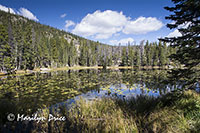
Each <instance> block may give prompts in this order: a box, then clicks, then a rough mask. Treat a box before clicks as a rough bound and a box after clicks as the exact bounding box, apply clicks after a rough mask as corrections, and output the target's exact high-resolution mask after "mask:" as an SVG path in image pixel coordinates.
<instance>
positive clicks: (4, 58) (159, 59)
mask: <svg viewBox="0 0 200 133" xmlns="http://www.w3.org/2000/svg"><path fill="white" fill-rule="evenodd" d="M174 51H175V49H173V48H171V47H168V46H167V45H166V44H165V43H161V42H159V43H157V42H155V43H149V42H148V41H146V42H145V41H142V42H140V44H139V45H130V44H127V46H120V45H118V44H117V45H116V46H110V45H106V44H101V43H99V42H94V41H91V40H87V39H85V38H82V37H79V36H76V35H74V34H71V33H68V32H65V31H63V30H59V29H56V28H52V27H50V26H46V25H42V24H40V23H38V22H35V21H32V20H29V19H27V18H24V17H22V16H18V15H14V14H10V13H7V12H3V11H0V70H1V71H6V72H12V71H13V70H22V69H23V70H27V69H30V70H32V69H34V68H41V67H63V66H69V67H72V66H77V65H80V66H137V67H139V66H166V65H168V64H169V63H170V61H169V59H168V58H167V57H168V56H169V55H170V54H171V53H173V52H174Z"/></svg>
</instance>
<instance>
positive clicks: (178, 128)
mask: <svg viewBox="0 0 200 133" xmlns="http://www.w3.org/2000/svg"><path fill="white" fill-rule="evenodd" d="M50 112H51V114H53V115H54V116H56V115H60V116H65V117H66V120H65V121H64V122H63V121H51V122H46V121H45V122H40V123H36V122H33V123H31V124H32V126H31V129H29V130H25V128H26V126H24V129H23V130H22V131H30V132H141V133H143V132H146V133H149V132H152V133H163V132H164V133H171V132H176V133H184V132H197V133H198V132H199V131H200V94H198V93H196V92H194V91H185V92H173V93H168V94H167V95H165V96H162V97H157V98H154V97H149V96H138V97H133V98H130V99H128V100H125V99H112V98H102V99H98V100H93V101H86V100H85V99H82V98H81V99H80V100H79V101H77V102H76V104H74V105H72V107H71V108H70V109H69V110H67V109H66V108H65V107H64V106H63V107H60V108H59V110H58V111H50V110H49V109H44V110H42V111H41V113H40V115H41V116H44V117H48V115H49V114H50ZM29 125H30V124H29ZM29 127H30V126H29Z"/></svg>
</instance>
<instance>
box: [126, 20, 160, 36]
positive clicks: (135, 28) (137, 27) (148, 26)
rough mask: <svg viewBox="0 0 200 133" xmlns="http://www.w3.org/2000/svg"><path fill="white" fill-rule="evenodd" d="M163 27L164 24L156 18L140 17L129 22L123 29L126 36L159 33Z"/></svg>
mask: <svg viewBox="0 0 200 133" xmlns="http://www.w3.org/2000/svg"><path fill="white" fill-rule="evenodd" d="M162 26H163V23H162V22H161V21H159V20H158V19H157V18H154V17H148V18H145V17H139V18H137V19H136V20H134V21H128V23H127V24H126V25H125V28H124V29H123V32H124V33H125V34H146V33H148V32H151V31H157V30H159V29H160V28H161V27H162Z"/></svg>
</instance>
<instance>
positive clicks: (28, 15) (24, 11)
mask: <svg viewBox="0 0 200 133" xmlns="http://www.w3.org/2000/svg"><path fill="white" fill-rule="evenodd" d="M18 14H19V15H22V16H24V17H26V18H28V19H32V20H35V21H39V20H38V19H37V17H36V16H34V15H33V13H32V12H30V11H29V10H28V9H26V8H20V9H19V12H18Z"/></svg>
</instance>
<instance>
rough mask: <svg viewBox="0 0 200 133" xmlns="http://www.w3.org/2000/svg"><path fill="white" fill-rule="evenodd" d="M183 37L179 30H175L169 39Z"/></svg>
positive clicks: (169, 35)
mask: <svg viewBox="0 0 200 133" xmlns="http://www.w3.org/2000/svg"><path fill="white" fill-rule="evenodd" d="M180 36H182V35H181V33H180V32H179V31H178V29H176V30H174V31H173V32H170V33H169V34H168V35H167V37H180Z"/></svg>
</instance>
